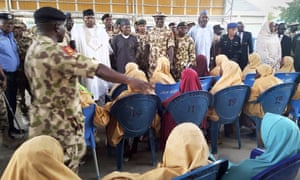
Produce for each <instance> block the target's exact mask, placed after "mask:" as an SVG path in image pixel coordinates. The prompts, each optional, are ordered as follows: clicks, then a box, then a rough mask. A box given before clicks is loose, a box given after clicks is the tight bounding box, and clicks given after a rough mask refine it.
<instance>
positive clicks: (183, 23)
mask: <svg viewBox="0 0 300 180" xmlns="http://www.w3.org/2000/svg"><path fill="white" fill-rule="evenodd" d="M180 26H186V23H185V22H183V21H182V22H180V23H178V25H177V27H180Z"/></svg>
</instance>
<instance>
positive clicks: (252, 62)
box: [242, 53, 261, 80]
mask: <svg viewBox="0 0 300 180" xmlns="http://www.w3.org/2000/svg"><path fill="white" fill-rule="evenodd" d="M260 64H261V59H260V56H259V54H258V53H252V54H250V55H249V61H248V64H247V66H246V67H245V68H244V70H243V77H242V79H243V80H244V79H245V76H246V75H247V74H250V73H253V74H254V73H256V67H257V66H259V65H260Z"/></svg>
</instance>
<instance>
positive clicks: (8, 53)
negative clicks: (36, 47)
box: [0, 29, 20, 72]
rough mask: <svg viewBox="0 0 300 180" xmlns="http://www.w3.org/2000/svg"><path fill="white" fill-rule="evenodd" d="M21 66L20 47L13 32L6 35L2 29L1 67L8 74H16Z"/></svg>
mask: <svg viewBox="0 0 300 180" xmlns="http://www.w3.org/2000/svg"><path fill="white" fill-rule="evenodd" d="M19 64H20V60H19V55H18V47H17V43H16V40H15V38H14V34H13V32H10V33H8V34H4V33H3V31H2V30H1V29H0V65H1V66H2V69H3V70H4V71H6V72H15V71H16V70H17V68H18V66H19Z"/></svg>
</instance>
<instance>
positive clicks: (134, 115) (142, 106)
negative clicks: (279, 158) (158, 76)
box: [83, 83, 294, 177]
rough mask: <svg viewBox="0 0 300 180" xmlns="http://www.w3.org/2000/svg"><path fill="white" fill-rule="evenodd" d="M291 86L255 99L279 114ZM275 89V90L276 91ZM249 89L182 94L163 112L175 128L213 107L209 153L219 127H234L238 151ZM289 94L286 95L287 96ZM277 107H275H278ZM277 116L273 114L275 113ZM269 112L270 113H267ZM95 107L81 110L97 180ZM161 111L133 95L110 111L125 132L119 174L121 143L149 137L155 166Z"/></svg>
mask: <svg viewBox="0 0 300 180" xmlns="http://www.w3.org/2000/svg"><path fill="white" fill-rule="evenodd" d="M293 87H294V84H292V83H284V84H280V85H277V86H275V87H273V88H270V89H269V90H267V91H266V92H265V93H263V94H262V95H261V97H259V98H258V102H261V103H262V105H263V107H265V106H266V108H265V109H264V110H265V112H273V113H278V114H280V113H282V111H283V109H284V108H283V107H285V106H286V104H287V102H288V100H286V97H288V98H290V95H291V92H292V91H293V90H292V88H293ZM277 89H278V90H277ZM249 91H250V90H249V86H247V85H238V86H232V87H229V88H225V89H223V90H221V91H219V92H217V93H216V94H215V95H214V96H212V95H211V94H210V93H209V92H207V91H193V92H188V93H184V94H181V95H180V96H178V97H176V98H174V99H173V100H172V101H171V102H170V103H169V105H168V106H167V108H166V111H169V112H170V113H171V115H172V117H173V118H174V120H175V122H176V123H177V124H179V123H182V122H193V123H195V124H197V125H199V124H200V123H201V121H202V119H203V118H204V116H205V115H206V112H207V110H208V107H209V106H211V107H214V109H215V111H216V113H217V114H218V116H219V121H217V122H212V123H211V129H210V133H211V141H212V142H211V146H212V153H213V154H215V153H217V137H218V133H219V127H220V125H221V124H229V123H234V124H235V125H236V129H237V138H238V147H239V148H241V140H240V128H239V114H240V113H241V110H242V107H243V104H244V102H245V101H246V99H248V96H249ZM288 92H289V93H288ZM277 105H278V107H275V106H277ZM272 107H273V108H275V110H278V112H274V109H272ZM267 108H269V109H267ZM94 110H95V105H91V106H90V107H87V108H84V109H83V113H84V115H85V118H86V119H85V140H86V144H87V146H91V147H92V148H93V155H94V160H95V166H96V170H97V176H98V177H99V176H100V174H99V167H98V163H97V162H98V161H97V156H96V152H95V147H96V144H95V140H94V131H95V126H94V125H93V113H94ZM160 110H161V101H160V99H159V98H158V97H157V96H156V95H145V94H135V95H130V96H127V97H124V98H122V99H120V100H119V101H117V102H116V103H115V104H114V105H113V107H112V109H111V116H114V117H115V118H116V119H117V120H118V122H119V123H120V125H121V127H122V128H123V130H124V138H123V139H122V141H121V142H120V143H119V144H118V145H117V169H118V170H122V162H123V153H124V140H125V139H126V138H132V137H137V136H141V135H143V134H145V133H147V132H148V133H149V140H150V148H151V154H152V165H155V164H156V157H155V140H154V135H153V130H152V128H151V122H152V120H153V118H154V116H155V114H156V113H157V112H159V111H160Z"/></svg>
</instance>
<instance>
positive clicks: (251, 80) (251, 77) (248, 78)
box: [244, 73, 256, 87]
mask: <svg viewBox="0 0 300 180" xmlns="http://www.w3.org/2000/svg"><path fill="white" fill-rule="evenodd" d="M255 76H256V74H255V73H249V74H246V76H245V79H244V84H246V85H248V86H250V87H252V85H253V83H254V81H255Z"/></svg>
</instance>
